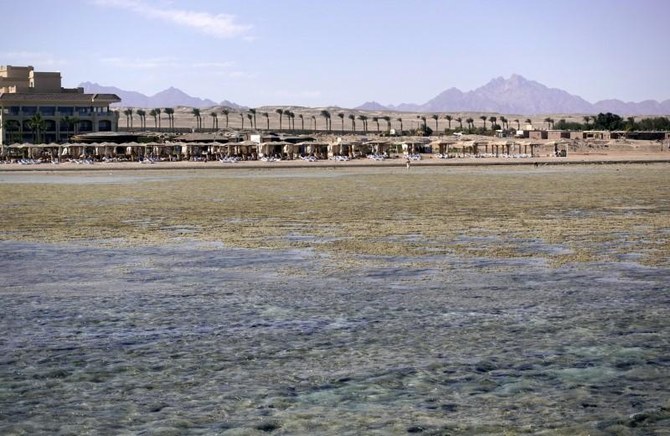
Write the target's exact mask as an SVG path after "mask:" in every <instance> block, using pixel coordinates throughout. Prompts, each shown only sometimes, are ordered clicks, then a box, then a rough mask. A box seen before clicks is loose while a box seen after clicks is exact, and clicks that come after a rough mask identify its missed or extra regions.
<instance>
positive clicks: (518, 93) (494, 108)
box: [359, 74, 670, 115]
mask: <svg viewBox="0 0 670 436" xmlns="http://www.w3.org/2000/svg"><path fill="white" fill-rule="evenodd" d="M369 107H370V103H366V104H365V105H363V106H359V108H365V109H368V108H369ZM389 107H390V108H392V109H394V110H399V111H421V112H497V113H505V114H525V115H537V114H556V113H566V114H568V113H578V114H593V113H598V112H613V113H618V114H621V115H666V114H669V113H670V100H666V101H664V102H661V103H659V102H657V101H655V100H650V101H644V102H640V103H624V102H622V101H620V100H603V101H600V102H597V103H595V104H592V103H589V102H588V101H586V100H584V99H583V98H581V97H579V96H576V95H572V94H570V93H568V92H566V91H564V90H562V89H558V88H549V87H547V86H546V85H543V84H541V83H539V82H536V81H534V80H529V79H527V78H525V77H523V76H522V75H520V74H512V75H511V76H510V77H509V78H507V79H505V78H504V77H502V76H499V77H495V78H493V79H491V80H490V81H489V82H488V83H486V84H485V85H483V86H481V87H479V88H477V89H474V90H472V91H468V92H463V91H461V90H459V89H458V88H454V87H451V88H449V89H447V90H445V91H442V92H441V93H439V94H438V95H437V96H435V97H434V98H432V99H430V100H429V101H427V102H426V103H424V104H406V103H404V104H400V105H398V106H389Z"/></svg>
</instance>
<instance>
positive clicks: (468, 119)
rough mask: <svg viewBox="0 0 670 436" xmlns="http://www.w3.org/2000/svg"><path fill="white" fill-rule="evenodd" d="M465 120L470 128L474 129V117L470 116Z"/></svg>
mask: <svg viewBox="0 0 670 436" xmlns="http://www.w3.org/2000/svg"><path fill="white" fill-rule="evenodd" d="M465 122H466V123H468V130H472V129H474V128H475V119H474V118H472V117H468V118H466V119H465Z"/></svg>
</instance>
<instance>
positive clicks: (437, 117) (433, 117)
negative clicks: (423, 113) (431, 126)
mask: <svg viewBox="0 0 670 436" xmlns="http://www.w3.org/2000/svg"><path fill="white" fill-rule="evenodd" d="M430 117H431V118H432V119H434V120H435V133H437V132H438V131H439V129H438V125H437V123H438V121H437V120H439V119H440V116H439V115H438V114H433V115H431V116H430Z"/></svg>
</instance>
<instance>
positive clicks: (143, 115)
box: [137, 109, 147, 129]
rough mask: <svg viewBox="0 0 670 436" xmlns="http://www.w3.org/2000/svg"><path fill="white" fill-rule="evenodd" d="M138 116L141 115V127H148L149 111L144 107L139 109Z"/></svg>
mask: <svg viewBox="0 0 670 436" xmlns="http://www.w3.org/2000/svg"><path fill="white" fill-rule="evenodd" d="M137 116H138V117H140V129H146V128H147V113H146V111H145V110H144V109H137Z"/></svg>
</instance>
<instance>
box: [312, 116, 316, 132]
mask: <svg viewBox="0 0 670 436" xmlns="http://www.w3.org/2000/svg"><path fill="white" fill-rule="evenodd" d="M312 130H313V131H315V132H316V116H315V115H312Z"/></svg>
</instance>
